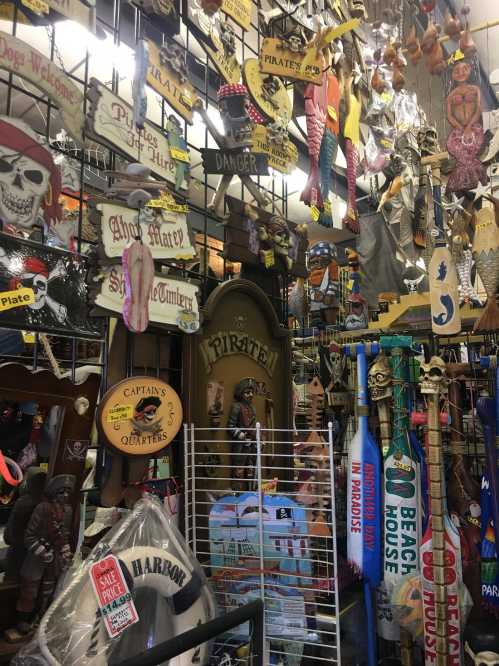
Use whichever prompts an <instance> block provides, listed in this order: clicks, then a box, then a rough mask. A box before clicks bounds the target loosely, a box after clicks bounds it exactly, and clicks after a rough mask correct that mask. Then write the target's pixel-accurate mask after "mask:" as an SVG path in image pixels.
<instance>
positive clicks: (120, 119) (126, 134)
mask: <svg viewBox="0 0 499 666" xmlns="http://www.w3.org/2000/svg"><path fill="white" fill-rule="evenodd" d="M88 98H89V99H90V102H91V108H90V112H89V115H88V118H87V133H88V134H89V135H91V136H93V137H95V138H96V140H97V141H100V142H103V143H105V144H107V145H109V146H110V147H111V148H114V149H116V150H117V151H118V152H121V153H122V154H123V155H125V156H126V157H128V158H130V159H131V160H134V161H137V162H140V163H141V164H143V165H144V166H146V167H149V168H150V169H151V171H152V172H153V173H154V174H155V175H156V176H158V177H159V178H164V179H165V180H167V181H168V182H170V183H172V184H173V185H174V186H175V175H176V172H177V165H176V162H175V160H173V159H172V158H171V155H170V145H169V143H168V140H167V138H166V136H165V135H164V133H163V132H162V131H161V130H160V129H159V128H158V127H156V126H155V125H153V124H152V123H151V122H149V121H148V120H146V122H145V125H144V129H143V130H142V131H140V132H139V131H138V130H137V128H136V127H135V123H134V121H133V109H132V107H131V106H130V105H129V104H127V103H126V102H125V101H124V100H122V99H121V98H120V97H118V96H117V95H115V94H114V93H113V92H111V91H110V90H108V89H107V88H106V87H105V86H104V85H103V84H102V83H100V81H97V79H91V80H90V88H89V92H88ZM182 187H183V188H184V189H186V188H187V182H186V181H185V180H184V183H183V185H182Z"/></svg>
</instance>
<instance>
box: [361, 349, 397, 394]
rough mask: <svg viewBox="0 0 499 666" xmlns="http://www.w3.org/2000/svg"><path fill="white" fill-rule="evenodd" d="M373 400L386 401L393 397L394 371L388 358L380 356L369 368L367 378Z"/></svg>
mask: <svg viewBox="0 0 499 666" xmlns="http://www.w3.org/2000/svg"><path fill="white" fill-rule="evenodd" d="M367 382H368V384H369V391H370V393H371V400H374V401H377V400H384V399H386V398H390V397H391V395H392V371H391V368H390V364H389V362H388V359H387V357H386V356H385V355H384V354H380V355H379V356H378V358H377V359H376V361H375V363H373V364H372V366H371V367H370V368H369V375H368V377H367Z"/></svg>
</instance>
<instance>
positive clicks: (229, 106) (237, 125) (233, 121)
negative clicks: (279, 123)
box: [193, 83, 270, 212]
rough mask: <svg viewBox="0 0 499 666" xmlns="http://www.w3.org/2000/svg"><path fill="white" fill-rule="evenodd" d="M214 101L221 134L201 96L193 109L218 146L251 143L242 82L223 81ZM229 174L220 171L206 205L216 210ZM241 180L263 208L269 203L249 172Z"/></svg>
mask: <svg viewBox="0 0 499 666" xmlns="http://www.w3.org/2000/svg"><path fill="white" fill-rule="evenodd" d="M218 103H219V106H220V115H221V117H222V121H223V124H224V130H225V135H223V134H220V132H219V131H218V130H217V128H216V127H215V124H214V122H213V121H212V120H211V118H210V117H209V115H208V114H207V112H206V109H205V108H204V106H203V103H202V102H201V100H199V99H198V100H196V102H195V104H194V107H193V108H194V110H195V111H197V112H198V113H199V114H200V115H201V117H202V118H203V120H204V122H205V124H206V126H207V128H208V130H209V132H210V134H211V135H212V137H213V138H214V140H215V142H216V143H217V145H218V146H219V148H221V149H222V150H240V151H244V150H246V149H247V148H249V147H250V146H251V119H250V116H249V115H248V113H249V109H250V101H249V96H248V90H247V88H246V86H244V85H242V84H240V83H236V84H225V85H223V86H221V88H220V89H219V91H218ZM233 177H234V176H233V175H227V174H226V175H224V176H222V177H221V179H220V181H219V183H218V186H217V190H216V192H215V195H214V197H213V199H212V200H211V202H210V203H209V205H208V209H209V210H211V211H215V212H218V211H219V210H220V208H221V206H222V204H223V200H224V197H225V193H226V191H227V189H228V187H229V185H230V183H231V181H232V178H233ZM240 178H241V182H242V183H243V185H245V186H246V187H247V188H248V190H249V191H250V193H251V194H252V196H253V197H254V199H255V200H256V202H257V204H258V205H259V206H261V207H262V208H265V207H266V206H268V204H269V203H270V199H269V197H268V196H267V195H266V194H265V193H264V192H262V191H261V190H260V188H259V187H258V185H257V184H256V183H255V182H254V181H253V180H252V179H251V177H250V176H240Z"/></svg>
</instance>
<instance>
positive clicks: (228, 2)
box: [221, 0, 253, 30]
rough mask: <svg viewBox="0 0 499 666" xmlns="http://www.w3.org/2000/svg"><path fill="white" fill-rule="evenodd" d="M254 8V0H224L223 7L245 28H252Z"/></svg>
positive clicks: (223, 9)
mask: <svg viewBox="0 0 499 666" xmlns="http://www.w3.org/2000/svg"><path fill="white" fill-rule="evenodd" d="M252 8H253V2H252V0H223V3H222V7H221V9H222V11H223V12H225V13H226V14H227V15H228V16H230V17H231V19H234V21H235V22H236V23H237V25H239V26H241V28H242V29H243V30H249V29H250V26H251V11H252Z"/></svg>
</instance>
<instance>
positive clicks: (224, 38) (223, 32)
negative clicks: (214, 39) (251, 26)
mask: <svg viewBox="0 0 499 666" xmlns="http://www.w3.org/2000/svg"><path fill="white" fill-rule="evenodd" d="M220 41H221V42H222V46H223V50H224V54H225V57H226V58H227V59H230V58H233V57H234V56H235V55H236V33H235V32H234V29H233V28H232V26H231V25H230V23H227V22H225V21H221V22H220Z"/></svg>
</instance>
